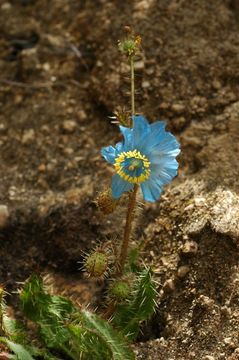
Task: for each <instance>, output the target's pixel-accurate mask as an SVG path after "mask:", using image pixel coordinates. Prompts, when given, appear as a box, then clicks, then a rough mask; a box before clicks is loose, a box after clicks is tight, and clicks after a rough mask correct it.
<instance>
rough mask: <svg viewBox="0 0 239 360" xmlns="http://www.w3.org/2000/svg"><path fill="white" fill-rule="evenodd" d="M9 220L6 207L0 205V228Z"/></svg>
mask: <svg viewBox="0 0 239 360" xmlns="http://www.w3.org/2000/svg"><path fill="white" fill-rule="evenodd" d="M8 218H9V211H8V207H7V206H6V205H0V228H2V227H4V226H5V225H6V223H7V220H8Z"/></svg>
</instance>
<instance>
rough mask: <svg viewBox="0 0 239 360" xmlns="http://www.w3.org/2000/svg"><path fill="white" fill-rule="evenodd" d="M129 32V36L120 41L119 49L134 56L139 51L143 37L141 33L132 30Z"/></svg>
mask: <svg viewBox="0 0 239 360" xmlns="http://www.w3.org/2000/svg"><path fill="white" fill-rule="evenodd" d="M127 32H128V33H129V35H128V36H127V38H126V39H124V40H122V41H119V49H120V51H122V52H123V53H124V54H126V55H127V56H133V55H135V54H136V53H137V52H138V51H139V48H140V45H141V37H140V36H139V35H134V33H133V32H131V31H127Z"/></svg>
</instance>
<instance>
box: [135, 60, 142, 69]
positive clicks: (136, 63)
mask: <svg viewBox="0 0 239 360" xmlns="http://www.w3.org/2000/svg"><path fill="white" fill-rule="evenodd" d="M134 68H135V70H136V71H137V70H138V71H139V70H143V69H144V61H143V60H140V61H136V62H135V63H134Z"/></svg>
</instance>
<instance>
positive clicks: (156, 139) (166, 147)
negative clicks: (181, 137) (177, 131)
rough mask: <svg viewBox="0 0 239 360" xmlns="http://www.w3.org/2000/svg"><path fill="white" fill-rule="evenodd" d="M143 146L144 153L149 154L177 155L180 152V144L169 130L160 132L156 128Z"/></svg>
mask: <svg viewBox="0 0 239 360" xmlns="http://www.w3.org/2000/svg"><path fill="white" fill-rule="evenodd" d="M141 147H143V148H144V150H145V151H144V153H145V155H147V156H151V155H152V156H153V155H157V154H158V155H161V156H162V155H163V154H164V155H172V156H177V155H178V154H179V152H180V149H179V147H180V145H179V143H178V141H177V140H176V138H175V136H173V135H172V134H170V133H169V132H167V131H161V132H158V131H156V129H155V130H153V131H152V132H151V134H150V135H148V136H147V137H146V138H145V139H144V143H142V145H141Z"/></svg>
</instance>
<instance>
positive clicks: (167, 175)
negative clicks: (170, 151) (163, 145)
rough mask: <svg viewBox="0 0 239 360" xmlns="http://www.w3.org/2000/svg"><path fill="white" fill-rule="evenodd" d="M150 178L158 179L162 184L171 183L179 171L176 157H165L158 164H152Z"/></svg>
mask: <svg viewBox="0 0 239 360" xmlns="http://www.w3.org/2000/svg"><path fill="white" fill-rule="evenodd" d="M150 170H151V175H150V178H152V179H156V180H157V182H158V183H160V184H161V185H165V184H168V183H170V181H172V179H173V178H174V177H175V176H176V175H177V173H178V162H177V160H176V159H175V158H172V157H168V158H163V159H161V161H159V162H158V163H157V164H151V166H150Z"/></svg>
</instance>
